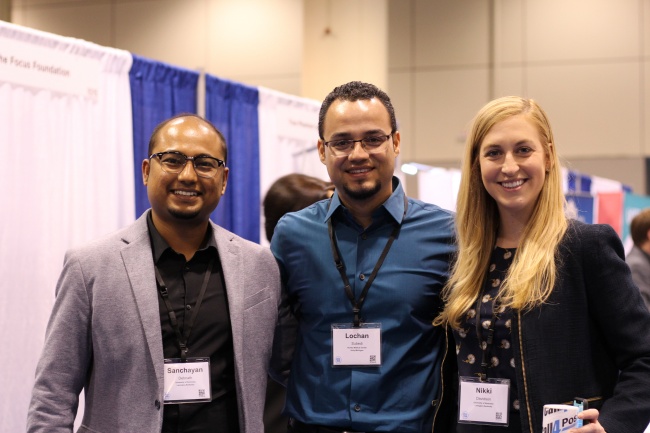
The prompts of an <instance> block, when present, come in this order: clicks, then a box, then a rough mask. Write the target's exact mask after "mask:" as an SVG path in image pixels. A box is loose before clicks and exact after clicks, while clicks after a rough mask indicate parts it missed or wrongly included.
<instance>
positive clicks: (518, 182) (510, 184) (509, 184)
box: [502, 180, 524, 188]
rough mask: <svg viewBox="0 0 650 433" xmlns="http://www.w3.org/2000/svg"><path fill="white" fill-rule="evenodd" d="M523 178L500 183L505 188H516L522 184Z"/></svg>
mask: <svg viewBox="0 0 650 433" xmlns="http://www.w3.org/2000/svg"><path fill="white" fill-rule="evenodd" d="M523 184H524V181H523V180H516V181H514V182H503V183H502V185H503V186H504V187H506V188H517V187H518V186H520V185H523Z"/></svg>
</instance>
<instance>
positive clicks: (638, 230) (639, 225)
mask: <svg viewBox="0 0 650 433" xmlns="http://www.w3.org/2000/svg"><path fill="white" fill-rule="evenodd" d="M648 230H650V208H647V209H643V210H642V211H641V212H639V213H638V214H637V215H636V216H635V217H634V218H632V222H631V223H630V234H631V235H632V240H633V241H634V245H636V246H637V247H639V248H641V245H643V244H644V243H645V242H646V241H647V240H648Z"/></svg>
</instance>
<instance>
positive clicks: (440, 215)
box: [406, 197, 455, 231]
mask: <svg viewBox="0 0 650 433" xmlns="http://www.w3.org/2000/svg"><path fill="white" fill-rule="evenodd" d="M408 207H409V208H408V211H407V213H406V215H407V220H406V222H407V223H408V222H409V221H413V220H415V221H426V222H427V223H429V224H434V225H437V226H439V227H440V228H446V229H448V230H450V231H453V228H454V219H455V213H454V212H452V211H450V210H447V209H443V208H441V207H440V206H438V205H435V204H432V203H426V202H423V201H421V200H418V199H414V198H411V197H408Z"/></svg>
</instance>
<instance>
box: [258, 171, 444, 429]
mask: <svg viewBox="0 0 650 433" xmlns="http://www.w3.org/2000/svg"><path fill="white" fill-rule="evenodd" d="M404 198H405V194H404V190H403V188H402V186H401V184H400V182H399V180H398V179H397V178H393V193H392V195H391V196H390V198H389V199H388V200H386V202H384V203H383V205H381V206H380V207H379V208H378V209H377V210H376V211H375V212H374V214H373V223H372V224H371V225H370V226H369V227H368V228H367V229H365V230H364V229H363V227H361V226H360V225H359V224H357V223H356V222H355V221H354V219H353V218H352V216H351V215H350V213H349V211H348V210H347V209H346V208H345V207H344V206H343V205H342V204H341V201H340V200H339V197H338V194H336V193H335V194H334V196H333V197H332V199H331V201H330V200H323V201H320V202H318V203H315V204H314V205H312V206H309V207H308V208H306V209H303V210H302V211H299V212H295V213H290V214H287V215H285V216H284V217H283V218H282V219H281V220H280V222H279V223H278V225H277V226H276V228H275V232H274V235H273V240H272V242H271V249H272V251H273V253H274V255H275V257H276V259H277V260H278V263H279V265H280V271H281V275H282V282H283V290H284V294H283V296H284V302H285V307H287V308H286V309H285V310H286V311H284V312H283V311H282V310H283V308H281V314H280V317H281V319H282V317H283V316H285V314H286V313H287V311H289V310H290V311H293V314H294V315H295V317H296V318H297V334H296V335H295V350H294V352H293V356H292V357H291V358H292V361H291V364H290V374H289V380H288V386H287V401H286V406H285V414H286V415H288V416H290V417H292V418H295V419H297V420H298V421H301V422H303V423H307V424H315V425H325V426H329V427H338V428H342V429H345V430H352V431H378V432H379V431H391V432H397V431H399V432H418V433H425V432H427V433H430V432H431V429H432V424H433V419H434V414H435V412H436V406H437V399H438V396H439V392H440V391H441V377H440V371H441V363H442V358H443V357H444V353H445V350H446V348H445V333H444V330H442V329H440V328H434V327H433V326H432V324H431V322H432V320H433V319H434V318H435V317H436V315H437V313H438V312H439V311H440V309H441V307H442V303H441V299H440V291H441V289H442V287H443V286H444V284H445V282H446V280H447V277H448V272H449V263H450V259H451V256H452V254H454V252H455V246H454V239H453V213H451V212H449V211H446V210H443V209H441V208H439V207H438V206H435V205H432V204H427V203H423V202H421V201H419V200H414V199H411V198H408V205H407V211H406V214H404V207H405V200H404ZM330 218H331V219H332V223H333V226H334V232H335V236H336V241H337V243H338V248H339V250H340V254H341V257H342V259H343V261H344V263H345V268H346V274H347V277H348V279H349V281H350V285H351V288H352V291H353V292H354V295H355V297H356V298H357V299H358V298H359V295H360V293H361V290H362V289H363V287H364V285H365V283H366V279H367V278H368V277H369V276H370V274H371V273H372V270H373V268H374V267H375V264H376V263H377V261H378V259H379V256H380V255H381V252H382V250H383V249H384V247H385V245H386V242H387V240H388V238H389V237H390V235H391V232H392V231H393V228H394V226H395V224H399V225H400V229H399V233H398V235H397V237H396V239H395V241H394V242H393V244H392V247H391V248H390V250H389V252H388V254H387V256H386V258H385V261H384V263H383V265H382V266H381V268H380V269H379V272H378V273H377V276H376V278H375V280H374V282H373V283H372V286H371V287H370V289H369V292H368V294H367V297H366V300H365V303H364V304H363V307H362V309H361V319H362V322H365V323H380V324H381V329H382V331H381V338H382V342H381V351H382V364H381V366H380V367H332V332H331V326H332V324H338V323H352V320H353V312H352V305H351V302H350V300H349V299H348V297H347V296H346V293H345V290H344V285H343V282H342V278H341V275H340V274H339V272H338V271H337V269H336V266H335V264H334V259H333V255H332V249H331V247H330V238H329V235H328V220H329V219H330ZM290 330H291V327H290V326H289V327H283V326H282V322H281V323H280V325H279V326H278V329H277V332H276V342H275V343H274V344H275V346H276V349H274V357H275V358H278V353H277V352H278V350H277V347H282V346H284V349H285V355H286V346H287V344H286V342H282V341H279V340H283V339H284V340H287V339H288V340H287V341H291V337H292V336H291V335H288V334H291V332H290ZM272 365H275V366H278V365H280V364H279V363H277V362H273V363H272ZM283 368H284V369H286V368H289V366H288V365H287V366H282V367H280V368H277V369H276V370H275V373H276V374H275V377H278V375H279V373H280V370H283ZM272 373H273V372H272ZM436 416H445V417H446V416H451V417H455V416H456V414H455V413H454V414H451V413H444V414H437V415H436Z"/></svg>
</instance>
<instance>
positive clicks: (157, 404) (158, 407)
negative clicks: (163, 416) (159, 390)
mask: <svg viewBox="0 0 650 433" xmlns="http://www.w3.org/2000/svg"><path fill="white" fill-rule="evenodd" d="M153 404H154V406H156V409H157V410H160V401H159V400H156V401H155V402H154V403H153Z"/></svg>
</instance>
